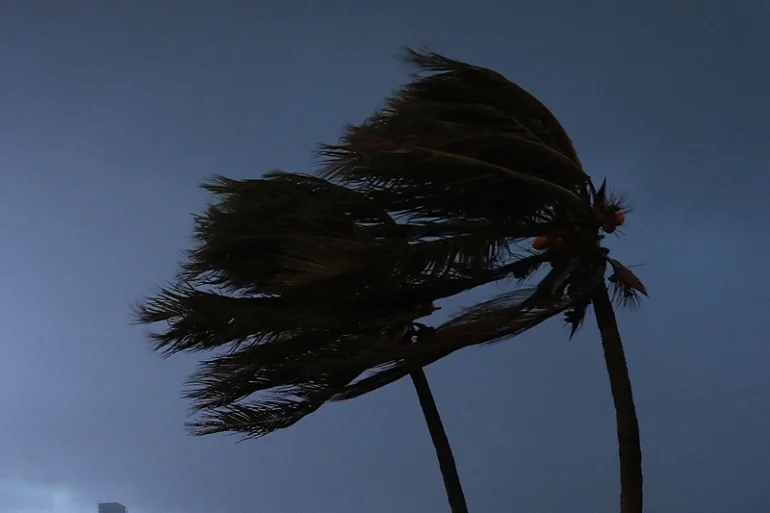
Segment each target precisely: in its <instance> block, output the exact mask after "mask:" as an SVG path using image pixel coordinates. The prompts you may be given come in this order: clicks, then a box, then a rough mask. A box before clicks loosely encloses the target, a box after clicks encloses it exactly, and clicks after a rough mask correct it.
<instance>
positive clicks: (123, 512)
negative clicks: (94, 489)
mask: <svg viewBox="0 0 770 513" xmlns="http://www.w3.org/2000/svg"><path fill="white" fill-rule="evenodd" d="M99 513H128V509H127V508H126V507H125V506H124V505H122V504H118V503H117V502H100V503H99Z"/></svg>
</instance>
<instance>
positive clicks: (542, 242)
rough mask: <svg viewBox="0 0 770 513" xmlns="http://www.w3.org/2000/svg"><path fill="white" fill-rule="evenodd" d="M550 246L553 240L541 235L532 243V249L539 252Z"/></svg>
mask: <svg viewBox="0 0 770 513" xmlns="http://www.w3.org/2000/svg"><path fill="white" fill-rule="evenodd" d="M550 245H551V239H550V238H548V237H546V236H545V235H541V236H540V237H535V240H534V241H533V242H532V247H533V248H534V249H537V250H541V249H545V248H547V247H548V246H550Z"/></svg>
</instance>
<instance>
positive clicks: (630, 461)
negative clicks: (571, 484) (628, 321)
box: [592, 285, 642, 513]
mask: <svg viewBox="0 0 770 513" xmlns="http://www.w3.org/2000/svg"><path fill="white" fill-rule="evenodd" d="M592 302H593V305H594V313H595V314H596V323H597V324H598V325H599V332H600V333H601V337H602V348H603V349H604V361H605V363H606V364H607V373H608V374H609V377H610V388H611V390H612V400H613V402H614V403H615V417H616V419H617V424H618V450H619V453H620V512H621V513H642V448H641V443H640V441H639V422H638V420H637V418H636V407H635V406H634V396H633V394H632V392H631V379H630V378H629V376H628V367H627V366H626V356H625V354H624V352H623V344H622V342H621V340H620V332H619V331H618V323H617V321H616V319H615V312H614V311H613V309H612V302H611V301H610V297H609V294H608V293H607V287H606V286H604V285H602V286H601V287H599V288H598V289H597V290H596V292H594V294H593V297H592Z"/></svg>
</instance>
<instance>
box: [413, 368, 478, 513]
mask: <svg viewBox="0 0 770 513" xmlns="http://www.w3.org/2000/svg"><path fill="white" fill-rule="evenodd" d="M410 376H411V378H412V383H414V389H415V390H416V391H417V397H418V398H419V399H420V407H421V408H422V413H423V415H424V416H425V422H426V423H427V424H428V431H429V432H430V437H431V440H433V446H434V447H435V449H436V456H437V457H438V463H439V467H440V468H441V475H442V476H443V478H444V487H445V488H446V493H447V497H448V498H449V507H450V508H451V510H452V513H468V505H467V504H466V502H465V494H464V493H463V487H462V485H461V484H460V476H459V474H458V473H457V465H455V458H454V455H453V454H452V447H451V446H450V445H449V438H447V435H446V431H444V424H443V422H441V416H440V415H439V413H438V408H437V407H436V401H435V400H434V399H433V393H432V392H431V390H430V385H429V384H428V378H426V377H425V371H424V370H423V369H422V368H417V369H414V370H412V371H411V373H410Z"/></svg>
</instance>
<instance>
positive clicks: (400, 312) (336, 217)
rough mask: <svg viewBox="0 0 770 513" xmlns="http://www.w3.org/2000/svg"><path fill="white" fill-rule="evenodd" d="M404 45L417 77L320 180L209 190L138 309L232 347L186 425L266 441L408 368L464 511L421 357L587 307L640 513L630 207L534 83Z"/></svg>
mask: <svg viewBox="0 0 770 513" xmlns="http://www.w3.org/2000/svg"><path fill="white" fill-rule="evenodd" d="M408 57H409V60H410V61H411V62H412V63H413V64H414V65H416V66H417V68H418V74H417V75H415V77H414V80H413V81H412V82H411V83H409V84H408V85H407V86H405V87H404V88H403V89H402V90H401V91H399V93H398V94H396V95H395V96H394V97H393V98H391V99H389V100H388V101H387V103H386V105H385V106H384V107H383V108H382V109H381V110H380V111H379V112H378V113H377V114H375V115H374V116H373V117H372V118H370V119H369V120H367V121H366V122H365V123H363V124H362V125H360V126H352V127H349V128H348V129H347V131H346V134H345V136H344V137H343V139H342V141H341V142H340V143H339V144H337V145H331V146H324V147H322V150H321V154H322V156H323V157H324V158H325V162H324V165H323V168H322V173H321V177H311V176H303V175H290V174H272V175H270V176H268V177H266V178H265V179H263V180H250V181H232V180H227V179H224V178H220V179H218V180H216V181H214V182H211V183H209V184H208V185H207V188H208V189H209V190H210V191H211V192H213V193H214V194H215V195H218V196H219V197H220V198H221V201H220V202H219V203H216V204H214V205H212V206H211V207H210V208H209V210H208V211H207V212H206V214H205V215H203V216H201V217H199V218H198V219H197V225H196V232H197V235H198V239H199V246H198V247H197V248H196V249H195V250H193V251H191V252H190V254H189V255H188V257H189V258H188V259H187V261H186V262H185V263H184V264H183V271H182V273H180V276H179V279H178V280H177V281H176V282H175V283H174V284H173V285H171V286H169V287H167V288H166V289H165V290H164V291H162V292H161V293H160V294H159V295H158V296H156V297H155V298H151V299H150V300H148V301H147V302H145V304H144V305H142V307H141V308H140V310H139V320H140V321H141V322H144V323H153V322H157V321H166V322H168V323H169V328H168V329H167V330H166V331H165V332H163V333H158V334H156V335H155V336H154V338H155V341H156V349H158V350H161V351H164V352H165V353H167V354H172V353H175V352H179V351H200V350H215V349H221V348H226V349H227V352H226V353H224V354H220V355H218V356H215V357H213V358H211V359H210V360H207V361H204V362H203V363H202V364H201V368H200V370H199V372H198V373H197V374H196V375H194V376H193V377H192V379H191V384H192V388H191V389H190V391H189V393H188V396H189V397H190V398H192V399H193V401H194V404H195V407H196V409H197V410H198V411H200V412H201V414H202V415H201V416H200V417H199V419H198V420H196V421H195V422H193V423H192V424H191V427H192V429H193V431H194V432H195V433H198V434H206V433H213V432H221V431H238V432H242V433H245V434H246V435H247V436H261V435H264V434H266V433H268V432H272V431H274V430H276V429H280V428H283V427H287V426H289V425H291V424H293V423H295V422H297V421H298V420H299V419H301V418H302V417H304V416H305V415H307V414H309V413H311V412H313V411H315V410H316V409H317V408H318V407H320V406H321V405H322V404H324V403H325V402H327V401H329V400H342V399H350V398H353V397H358V396H360V395H362V394H365V393H368V392H371V391H373V390H376V389H379V388H381V387H383V386H385V385H387V384H389V383H392V382H394V381H396V380H398V379H401V378H402V377H405V376H407V375H411V376H412V379H413V381H414V383H415V387H416V388H417V391H418V395H419V396H420V400H421V404H422V406H423V411H424V413H425V414H426V420H427V421H428V425H429V427H431V434H432V435H433V439H434V444H435V445H436V449H437V454H438V455H439V459H440V461H441V462H442V465H441V467H442V472H443V474H444V478H445V484H446V485H447V490H448V495H449V498H450V504H451V505H452V509H453V511H454V512H459V511H467V508H466V507H465V503H464V499H463V498H462V491H461V489H460V487H459V480H457V474H456V470H454V462H453V461H452V458H451V451H450V450H449V448H448V443H447V442H446V437H445V435H443V428H441V424H440V419H439V418H438V414H437V412H436V411H435V404H434V403H433V401H432V398H431V397H430V391H429V389H428V388H427V383H426V382H425V381H424V374H422V371H421V368H422V367H424V366H426V365H429V364H430V363H432V362H435V361H437V360H438V359H440V358H443V357H444V356H447V355H448V354H450V353H452V352H454V351H456V350H458V349H460V348H463V347H467V346H471V345H478V344H486V343H492V342H497V341H501V340H503V339H506V338H509V337H512V336H515V335H517V334H519V333H521V332H523V331H525V330H527V329H529V328H531V327H533V326H536V325H538V324H539V323H541V322H543V321H545V320H547V319H550V318H552V317H554V316H557V315H559V314H562V313H563V314H564V318H565V320H566V321H567V323H568V324H569V325H571V331H572V334H574V333H575V331H576V330H577V329H578V327H579V326H580V325H581V323H582V322H583V320H584V318H585V315H586V312H587V310H588V308H589V306H591V305H593V310H594V313H595V316H596V320H597V324H598V325H599V329H600V333H601V338H602V346H603V349H604V354H605V360H606V364H607V370H608V373H609V377H610V388H611V391H612V395H613V399H614V403H615V408H616V412H617V425H618V441H619V449H620V451H619V452H620V463H621V512H622V513H639V512H641V511H642V473H641V450H640V443H639V431H638V423H637V419H636V413H635V408H634V402H633V396H632V394H631V385H630V379H629V376H628V370H627V367H626V361H625V356H624V352H623V346H622V344H621V340H620V335H619V332H618V328H617V323H616V320H615V315H614V311H613V306H612V302H611V299H610V291H611V292H613V293H614V295H615V298H616V299H617V301H618V302H621V303H622V302H630V303H633V302H636V301H637V300H638V299H639V295H640V294H646V291H645V289H644V286H643V285H642V284H641V282H640V281H639V280H638V279H637V278H636V277H635V276H634V275H633V273H632V272H631V271H630V270H629V269H628V268H627V267H625V266H623V265H622V264H621V263H620V262H618V261H616V260H614V259H612V258H610V257H609V251H608V250H607V249H606V248H604V247H603V246H602V241H603V239H604V235H603V234H605V233H613V232H615V230H616V229H617V227H618V226H620V225H622V224H623V222H624V219H625V214H626V213H627V209H626V208H625V206H624V205H623V204H622V202H620V201H618V200H617V199H615V198H613V197H612V196H611V195H610V194H608V192H607V190H606V187H605V185H604V184H602V185H601V186H600V187H599V188H598V189H597V188H596V187H595V186H594V185H593V183H592V181H591V179H590V177H589V176H588V175H587V173H586V172H585V171H584V170H583V168H582V165H581V163H580V161H579V159H578V157H577V154H576V152H575V149H574V148H573V146H572V143H571V141H570V139H569V137H568V136H567V134H566V133H565V131H564V129H563V128H562V127H561V125H560V124H559V122H558V121H557V120H556V118H555V117H554V116H553V114H551V113H550V111H549V110H548V109H547V108H546V107H545V106H543V105H542V104H541V103H540V102H539V101H538V100H537V99H535V98H534V97H533V96H531V95H530V94H529V93H527V92H526V91H524V90H523V89H522V88H520V87H519V86H517V85H516V84H514V83H512V82H510V81H508V80H507V79H505V78H504V77H502V76H501V75H499V74H497V73H495V72H492V71H490V70H487V69H484V68H479V67H475V66H471V65H468V64H465V63H462V62H458V61H455V60H451V59H447V58H445V57H441V56H439V55H437V54H434V53H430V52H412V51H409V52H408ZM532 239H534V242H533V248H534V249H532V250H530V249H525V247H524V246H522V244H525V243H527V242H529V241H531V240H532ZM608 267H609V268H610V269H611V271H612V274H611V276H610V277H609V278H608V279H605V275H606V270H607V268H608ZM541 268H545V270H546V272H545V273H544V276H542V277H541V278H540V279H538V280H536V283H534V284H528V282H527V279H528V278H531V277H533V276H535V275H536V274H535V273H536V272H537V271H538V270H539V269H541ZM504 279H508V280H510V279H513V281H514V283H518V286H515V287H513V289H512V290H511V291H509V292H506V293H504V294H502V295H500V296H498V297H496V298H493V299H491V300H489V301H485V302H483V303H481V304H478V305H476V306H474V307H472V308H470V309H467V310H466V311H464V312H462V313H460V314H459V315H458V316H456V317H454V318H453V319H450V320H449V321H448V322H447V323H445V324H443V325H441V326H438V327H437V328H435V329H427V328H425V327H424V326H423V325H421V324H420V323H418V322H417V321H418V319H420V318H421V317H424V316H426V315H428V314H429V313H430V312H431V311H432V310H433V309H434V308H435V307H434V306H433V305H434V304H435V302H436V301H437V300H439V299H442V298H446V297H451V296H454V295H456V294H459V293H461V292H463V291H466V290H468V289H471V288H473V287H476V286H479V285H482V284H485V283H490V282H493V281H498V280H504ZM261 391H267V392H269V394H268V395H262V396H256V398H255V396H254V394H256V393H258V392H261ZM447 462H450V463H451V464H450V463H447Z"/></svg>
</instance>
